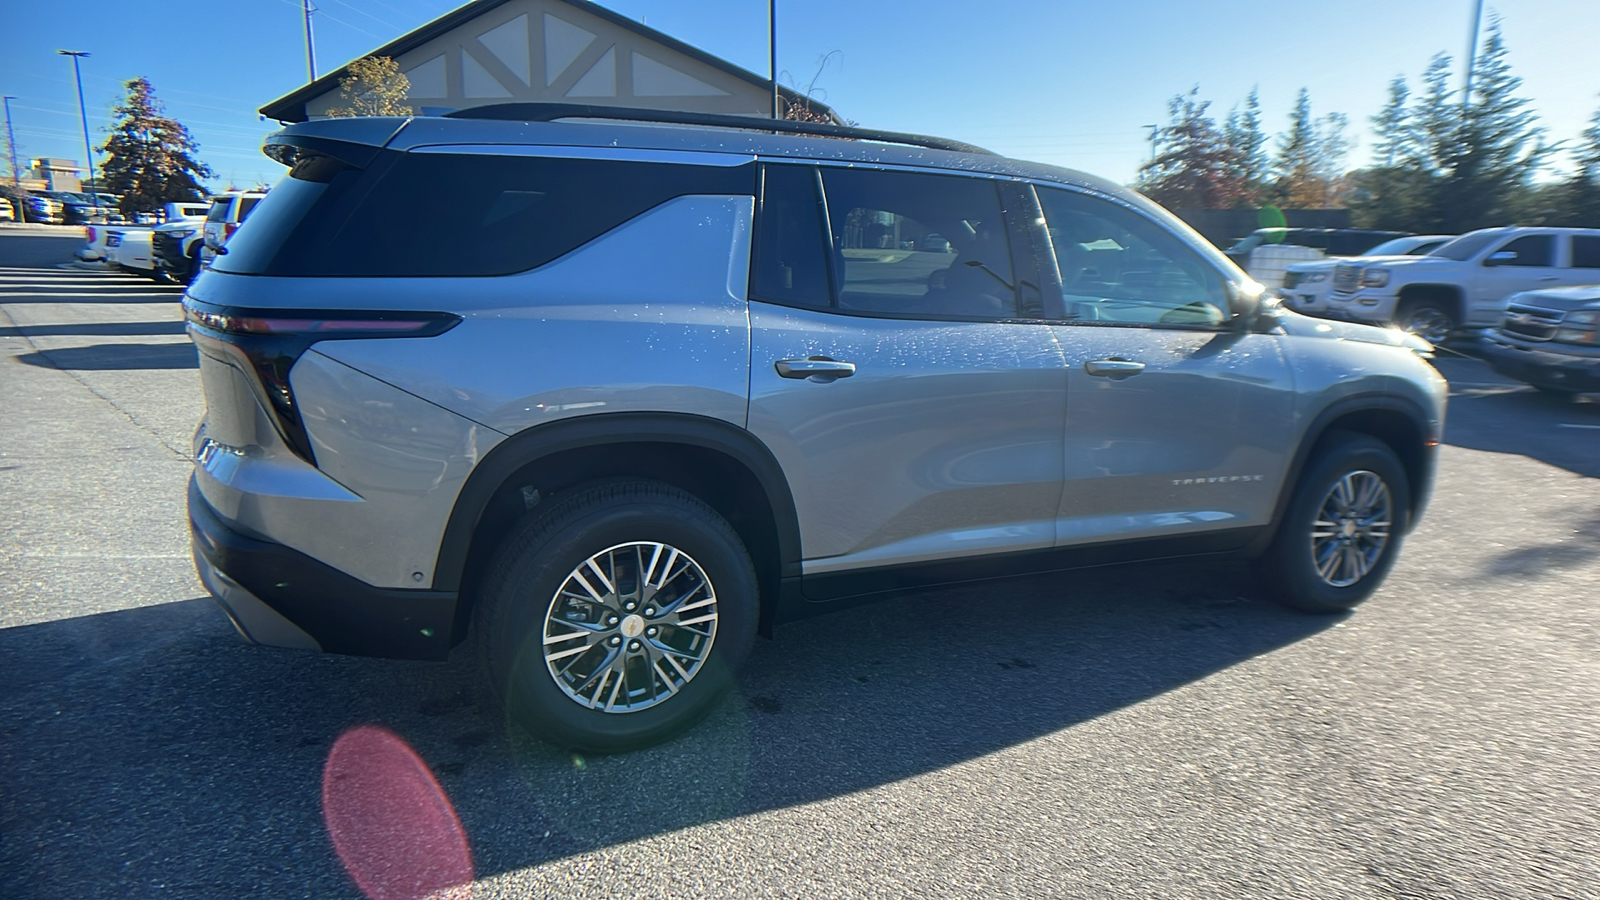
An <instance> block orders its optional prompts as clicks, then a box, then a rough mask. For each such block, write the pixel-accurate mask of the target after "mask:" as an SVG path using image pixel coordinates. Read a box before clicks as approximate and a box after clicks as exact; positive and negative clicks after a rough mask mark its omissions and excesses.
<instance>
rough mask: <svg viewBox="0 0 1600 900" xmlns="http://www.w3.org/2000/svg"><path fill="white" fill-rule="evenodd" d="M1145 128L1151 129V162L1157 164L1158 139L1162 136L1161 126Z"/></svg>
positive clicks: (1147, 126)
mask: <svg viewBox="0 0 1600 900" xmlns="http://www.w3.org/2000/svg"><path fill="white" fill-rule="evenodd" d="M1144 127H1146V128H1148V129H1150V161H1151V162H1155V161H1156V139H1157V138H1159V137H1160V136H1161V126H1160V125H1146V126H1144Z"/></svg>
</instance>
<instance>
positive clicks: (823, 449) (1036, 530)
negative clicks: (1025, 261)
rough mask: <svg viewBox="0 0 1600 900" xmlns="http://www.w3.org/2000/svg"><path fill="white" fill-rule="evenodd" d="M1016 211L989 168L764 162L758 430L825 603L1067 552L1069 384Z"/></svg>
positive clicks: (757, 258) (756, 282) (754, 409)
mask: <svg viewBox="0 0 1600 900" xmlns="http://www.w3.org/2000/svg"><path fill="white" fill-rule="evenodd" d="M824 186H825V190H826V200H825V202H824V201H822V200H820V194H819V189H820V188H823V187H824ZM1004 219H1005V214H1004V213H1003V212H1002V201H1001V191H1000V189H999V185H998V184H997V183H996V182H995V181H993V180H990V179H986V178H981V177H962V176H952V175H933V174H923V173H919V172H906V171H884V170H873V169H864V168H849V169H846V168H831V167H824V168H822V169H820V170H819V169H818V168H816V167H813V166H810V165H800V164H776V163H774V164H770V165H768V166H766V171H765V174H764V178H763V188H762V202H761V210H760V214H759V216H758V224H757V231H756V236H755V249H754V252H753V254H752V256H753V267H752V275H751V280H750V297H751V303H750V324H751V354H752V357H751V367H750V370H751V377H750V418H749V428H750V430H751V431H752V432H753V433H755V434H756V435H757V436H758V437H759V438H760V439H761V440H762V441H763V442H765V444H766V445H767V446H768V447H769V448H771V450H772V452H773V453H774V455H775V456H776V457H777V459H778V461H779V462H780V463H781V464H782V466H783V469H784V472H785V474H786V475H787V477H788V480H789V485H790V488H791V490H792V492H793V495H794V499H795V504H796V508H797V511H798V514H799V521H800V532H801V541H802V550H803V558H804V563H803V570H804V572H805V574H806V576H807V579H806V591H807V593H808V595H812V596H814V597H817V598H819V599H820V598H822V597H825V596H828V594H829V592H830V590H831V588H829V587H827V586H826V585H827V584H828V583H829V582H830V581H833V582H835V583H837V580H832V579H817V578H813V577H811V576H818V575H827V574H830V573H842V572H845V571H848V570H850V569H855V568H860V567H865V566H883V565H893V564H901V563H918V562H926V561H931V560H947V559H952V558H959V557H965V556H972V555H977V554H985V553H994V552H1000V551H1016V550H1043V549H1048V548H1050V547H1051V546H1052V545H1053V543H1054V540H1055V527H1054V519H1055V514H1056V506H1057V503H1058V501H1059V499H1060V491H1061V467H1062V453H1061V436H1062V432H1063V427H1064V421H1065V420H1064V416H1065V393H1066V375H1065V373H1064V371H1063V368H1062V358H1061V351H1060V349H1059V347H1058V346H1057V345H1056V341H1055V337H1054V335H1053V333H1052V331H1051V328H1050V327H1049V326H1048V325H1046V324H1043V323H1041V322H1039V321H1038V320H1037V316H1035V318H1034V320H1032V321H1025V320H1022V319H1021V318H1020V317H1019V314H1018V309H1017V303H1018V299H1017V292H1016V290H1015V287H1016V286H1017V285H1018V277H1019V273H1017V272H1016V271H1015V268H1016V267H1015V266H1014V265H1013V262H1012V255H1011V249H1010V241H1009V239H1008V235H1007V226H1006V222H1005V221H1004ZM1022 275H1023V280H1029V279H1036V276H1035V275H1033V274H1031V273H1022ZM840 592H848V591H845V590H843V589H841V590H840Z"/></svg>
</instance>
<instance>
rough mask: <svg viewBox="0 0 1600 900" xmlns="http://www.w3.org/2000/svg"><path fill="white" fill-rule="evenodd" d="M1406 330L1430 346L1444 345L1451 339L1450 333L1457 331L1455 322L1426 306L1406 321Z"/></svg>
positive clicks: (1413, 313) (1414, 312)
mask: <svg viewBox="0 0 1600 900" xmlns="http://www.w3.org/2000/svg"><path fill="white" fill-rule="evenodd" d="M1405 330H1406V331H1409V332H1411V333H1412V334H1414V335H1416V336H1417V337H1419V338H1422V339H1423V340H1425V341H1427V342H1428V343H1430V344H1442V343H1444V342H1445V340H1446V339H1447V338H1449V337H1450V332H1452V331H1454V330H1455V322H1454V321H1452V320H1451V318H1450V317H1449V316H1448V315H1446V314H1445V313H1443V312H1441V311H1439V310H1437V309H1434V308H1433V307H1431V306H1424V307H1422V308H1420V309H1417V310H1415V311H1413V312H1412V313H1411V316H1410V317H1409V319H1408V320H1407V321H1406V328H1405Z"/></svg>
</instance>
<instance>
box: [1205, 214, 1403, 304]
mask: <svg viewBox="0 0 1600 900" xmlns="http://www.w3.org/2000/svg"><path fill="white" fill-rule="evenodd" d="M1404 235H1405V232H1402V231H1375V230H1372V229H1367V228H1258V229H1256V230H1255V231H1253V232H1251V233H1250V234H1249V235H1246V236H1245V237H1243V238H1241V239H1240V240H1239V241H1237V242H1236V243H1235V244H1234V245H1233V246H1232V247H1229V248H1228V251H1227V254H1228V258H1229V259H1231V260H1233V261H1234V263H1235V264H1237V265H1238V266H1239V268H1241V269H1244V270H1245V272H1247V273H1248V274H1249V275H1250V277H1251V278H1254V279H1255V280H1256V281H1258V282H1260V283H1261V284H1263V285H1265V286H1266V287H1268V288H1271V289H1273V290H1277V289H1279V288H1281V287H1282V286H1283V280H1284V276H1285V274H1286V273H1287V270H1288V268H1289V267H1290V266H1292V265H1297V264H1302V263H1305V262H1309V261H1313V260H1318V259H1322V258H1323V257H1324V256H1329V255H1332V256H1359V255H1362V254H1365V253H1367V252H1369V251H1370V250H1371V249H1372V248H1373V247H1374V246H1376V245H1378V244H1380V243H1382V242H1383V241H1386V240H1389V239H1391V238H1395V237H1402V236H1404Z"/></svg>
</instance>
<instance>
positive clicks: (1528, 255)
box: [1489, 234, 1556, 266]
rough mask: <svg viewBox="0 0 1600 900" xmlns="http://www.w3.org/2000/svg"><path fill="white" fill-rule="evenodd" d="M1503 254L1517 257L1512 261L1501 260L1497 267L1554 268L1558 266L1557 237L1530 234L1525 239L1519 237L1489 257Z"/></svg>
mask: <svg viewBox="0 0 1600 900" xmlns="http://www.w3.org/2000/svg"><path fill="white" fill-rule="evenodd" d="M1502 253H1514V254H1516V256H1515V257H1513V258H1510V259H1501V260H1500V261H1498V262H1496V263H1495V265H1499V266H1553V265H1555V264H1556V239H1555V235H1550V234H1530V235H1527V236H1525V237H1519V238H1517V239H1516V240H1514V241H1512V242H1511V243H1509V244H1506V245H1505V246H1503V247H1501V248H1500V249H1499V250H1496V251H1495V252H1493V253H1491V254H1489V256H1490V258H1491V259H1492V258H1494V257H1496V256H1499V255H1500V254H1502Z"/></svg>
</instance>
